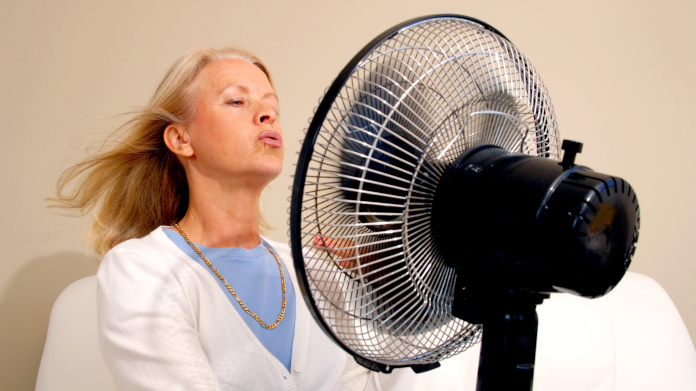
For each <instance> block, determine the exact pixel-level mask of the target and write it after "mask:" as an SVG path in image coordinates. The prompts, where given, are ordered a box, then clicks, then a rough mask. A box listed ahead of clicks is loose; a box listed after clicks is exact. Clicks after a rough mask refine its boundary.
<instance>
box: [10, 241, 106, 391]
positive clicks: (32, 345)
mask: <svg viewBox="0 0 696 391" xmlns="http://www.w3.org/2000/svg"><path fill="white" fill-rule="evenodd" d="M96 271H97V263H96V261H95V258H93V257H92V256H90V255H88V254H85V253H79V252H62V253H57V254H54V255H49V256H45V257H40V258H35V259H32V260H30V261H28V262H26V263H25V265H24V267H23V268H21V269H20V270H19V272H18V273H17V274H16V275H15V276H14V278H13V279H12V280H11V281H10V283H9V284H8V286H7V290H6V291H5V292H4V295H3V296H2V297H0V352H1V353H0V390H33V389H34V388H35V383H36V375H37V373H38V369H39V363H40V362H41V354H42V353H43V347H44V343H45V341H46V330H47V328H48V319H49V316H50V314H51V308H52V307H53V303H54V302H55V300H56V298H57V297H58V295H59V294H60V293H61V292H62V291H63V289H65V288H66V287H67V286H68V285H70V284H71V283H72V282H74V281H76V280H79V279H80V278H83V277H87V276H89V275H92V274H95V273H96Z"/></svg>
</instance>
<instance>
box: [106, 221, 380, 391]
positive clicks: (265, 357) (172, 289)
mask: <svg viewBox="0 0 696 391" xmlns="http://www.w3.org/2000/svg"><path fill="white" fill-rule="evenodd" d="M164 229H166V227H159V228H157V229H155V230H154V231H153V232H152V233H150V234H149V235H148V236H146V237H144V238H142V239H134V240H129V241H126V242H124V243H121V244H119V245H118V246H116V247H115V248H113V249H112V250H111V251H109V252H108V253H107V254H106V256H105V257H104V259H103V261H102V263H101V265H100V266H99V271H98V273H97V279H98V314H99V326H100V327H99V336H100V343H101V349H102V352H103V356H104V359H105V361H106V364H107V366H108V368H109V370H110V371H111V373H112V374H113V376H114V379H115V381H116V385H117V387H118V389H128V390H155V389H156V390H168V391H172V390H236V389H244V390H334V389H363V388H365V386H366V383H368V380H370V381H369V383H370V384H372V386H368V387H367V388H373V387H374V386H377V388H381V387H380V386H379V385H378V384H377V383H378V382H377V383H376V382H375V381H376V380H377V379H368V377H370V378H371V377H373V375H370V374H369V373H368V371H367V370H365V369H363V368H361V367H359V366H357V364H355V362H354V360H353V359H352V358H350V357H349V356H348V355H347V354H346V353H345V352H344V351H343V350H341V349H340V348H339V347H338V346H337V345H336V344H335V343H333V341H331V340H330V339H329V338H328V337H327V336H326V335H325V334H324V332H323V331H322V330H321V329H319V326H318V325H317V324H316V323H315V322H314V320H313V319H312V317H311V315H310V314H309V311H308V309H307V307H306V305H305V303H304V301H303V299H302V294H301V292H300V290H299V288H298V284H297V281H296V279H295V273H294V267H293V264H292V262H288V261H289V260H291V259H292V258H291V254H290V249H289V247H288V246H287V245H283V244H280V243H274V242H270V241H269V243H271V244H272V245H273V247H274V248H275V249H276V250H277V251H278V254H279V256H280V257H281V259H283V260H285V265H286V266H287V267H288V269H289V270H290V273H289V274H290V276H291V278H292V279H293V285H294V286H295V295H296V296H297V316H296V321H295V337H294V338H295V339H294V346H293V351H292V366H291V371H290V372H288V371H287V369H286V368H285V366H284V365H283V364H282V363H280V362H279V361H278V360H277V359H276V358H275V357H274V356H273V355H272V354H271V353H270V352H269V351H268V350H266V348H265V347H264V346H263V345H262V344H261V342H259V340H258V339H257V338H256V337H255V336H254V334H253V332H252V331H251V330H250V329H249V328H248V327H247V326H246V325H245V323H244V321H243V320H242V318H241V317H240V315H239V313H238V312H237V311H236V310H235V309H234V307H233V306H232V305H233V304H232V303H231V302H230V301H229V299H228V298H227V297H226V296H225V294H224V292H222V290H221V289H220V287H219V286H218V284H217V282H216V281H215V279H214V277H213V276H211V275H210V273H208V271H207V270H205V269H204V268H203V267H202V266H201V265H200V264H198V263H196V262H195V261H194V260H193V259H191V258H190V257H188V256H187V255H186V254H184V252H182V251H181V250H180V249H179V248H178V247H177V246H176V245H175V244H174V243H173V242H172V241H171V240H170V239H169V238H168V237H167V236H166V234H165V233H164Z"/></svg>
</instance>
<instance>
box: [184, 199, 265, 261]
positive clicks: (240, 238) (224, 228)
mask: <svg viewBox="0 0 696 391" xmlns="http://www.w3.org/2000/svg"><path fill="white" fill-rule="evenodd" d="M260 192H261V190H250V189H249V188H243V187H242V188H237V189H235V190H232V191H230V190H225V191H222V190H221V189H215V188H207V189H206V191H197V187H192V188H190V189H189V206H188V209H187V211H186V215H184V217H183V218H182V219H181V221H180V222H179V225H180V226H181V228H182V229H183V230H184V231H185V232H186V234H187V235H188V236H189V237H190V238H191V240H192V241H193V242H195V243H198V244H200V245H203V246H206V247H242V248H253V247H256V246H258V245H259V243H260V231H259V223H260V220H261V217H260V211H259V197H260Z"/></svg>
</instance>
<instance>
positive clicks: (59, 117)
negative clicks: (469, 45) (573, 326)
mask: <svg viewBox="0 0 696 391" xmlns="http://www.w3.org/2000/svg"><path fill="white" fill-rule="evenodd" d="M173 3H179V2H176V1H162V0H160V1H133V0H124V1H103V0H96V1H86V0H84V1H70V0H67V1H37V0H28V1H16V2H10V1H5V2H4V4H3V5H2V7H0V42H2V44H1V45H0V48H2V60H1V61H0V80H2V83H1V84H0V99H1V101H0V119H1V121H0V131H1V135H2V137H1V138H0V151H1V153H0V156H1V159H2V165H1V168H0V169H1V170H2V176H1V178H2V187H1V189H2V190H1V191H2V199H1V200H2V204H1V205H0V213H1V215H0V217H1V219H0V222H1V223H0V254H2V255H1V256H0V389H2V390H29V389H33V384H34V379H35V376H36V371H37V367H38V363H39V359H40V356H41V352H42V348H43V342H44V336H45V331H46V325H47V322H48V316H49V311H50V307H51V305H52V303H53V300H54V299H55V297H56V296H57V294H58V293H59V292H60V291H61V290H62V289H63V288H64V287H65V286H67V285H68V284H69V283H70V282H72V281H74V280H76V279H78V278H80V277H82V276H86V275H89V274H92V273H94V271H95V266H94V265H93V264H92V261H91V260H90V256H89V255H88V252H87V251H86V250H85V249H84V246H83V245H82V235H83V233H84V230H85V227H86V225H87V219H85V218H77V219H71V218H66V217H61V216H58V215H56V214H55V213H54V212H52V211H49V210H47V209H46V205H47V204H46V202H45V201H44V198H45V197H47V196H50V195H51V194H52V192H53V191H54V188H55V182H56V179H57V178H58V175H59V174H60V172H61V171H62V170H63V169H65V168H66V167H67V166H68V165H69V164H70V163H71V162H75V161H77V160H79V159H80V158H81V157H83V156H84V155H85V149H86V148H87V147H88V146H89V145H91V144H92V143H93V142H95V141H98V140H101V139H103V138H104V137H105V135H106V134H108V133H109V132H110V131H111V129H113V127H114V126H115V125H116V124H117V123H119V122H120V119H119V118H117V116H118V114H120V113H122V112H125V111H127V110H128V109H130V108H131V107H133V106H137V105H139V104H142V103H144V102H145V101H146V99H147V98H148V96H149V95H150V93H151V92H152V90H153V88H154V86H155V84H156V82H157V81H158V79H159V78H160V77H161V75H162V74H163V73H164V71H165V69H166V68H167V67H168V66H169V65H170V64H171V63H172V62H173V61H174V59H175V58H176V57H178V56H179V55H180V54H182V53H183V52H185V51H186V50H188V49H189V48H191V47H192V46H194V45H209V46H223V45H229V44H234V45H240V46H243V47H247V48H251V49H253V50H255V51H256V52H257V53H258V54H260V56H261V57H262V58H264V59H265V61H266V62H267V63H268V65H269V66H270V68H271V70H272V71H273V73H274V76H275V80H276V84H277V88H278V93H279V95H280V98H281V103H282V124H283V127H284V129H285V135H286V140H287V146H288V153H287V159H286V167H285V174H284V175H283V176H282V178H280V179H278V180H277V181H276V182H275V183H274V184H273V185H272V188H271V190H270V191H268V192H267V194H266V195H265V206H266V217H267V219H268V220H269V221H270V222H271V223H272V224H274V225H276V226H277V227H278V229H277V230H276V231H275V232H274V233H272V235H270V236H271V237H273V238H275V239H279V240H286V238H287V219H288V215H287V207H288V201H287V198H288V196H289V191H288V186H289V185H290V175H291V174H292V171H293V163H294V160H295V158H296V155H295V151H297V150H298V149H299V140H300V139H301V138H302V134H303V133H302V130H303V129H304V128H305V127H306V125H307V119H308V118H309V116H310V115H311V113H312V109H313V108H314V106H315V105H316V102H317V99H318V98H319V96H320V95H321V94H322V92H323V91H324V88H325V87H327V86H328V85H329V84H330V82H331V81H332V80H333V78H334V77H335V75H336V74H337V73H338V71H339V70H340V69H341V68H342V67H343V66H344V64H345V63H346V62H347V61H348V60H349V59H350V58H351V57H352V56H353V55H354V54H355V53H356V52H357V51H358V50H359V49H360V48H361V47H362V46H363V45H364V44H366V43H367V42H368V41H369V40H370V39H372V38H373V37H374V36H375V35H377V34H378V33H380V32H382V31H383V30H385V29H387V28H389V27H391V26H392V25H394V24H396V23H398V22H401V21H404V20H406V19H410V18H412V17H416V16H421V15H427V14H434V13H459V14H465V15H470V16H474V17H476V18H479V19H482V20H485V21H487V22H488V23H490V24H492V25H493V26H495V27H497V28H498V29H499V30H501V31H502V32H503V33H505V34H506V35H507V36H508V37H509V38H510V39H511V40H512V41H513V42H514V43H516V45H517V46H518V47H519V48H520V49H521V50H522V51H523V52H524V53H525V54H526V55H527V57H529V58H530V59H531V61H532V62H533V63H534V64H535V66H536V67H537V69H538V71H539V73H540V75H541V77H542V78H543V80H544V81H545V83H546V85H547V87H548V89H549V91H550V93H551V97H552V99H553V102H554V105H555V107H556V110H557V115H558V121H559V124H560V128H561V134H562V136H563V137H565V138H572V139H576V140H580V141H582V142H584V143H585V152H584V153H583V154H582V155H580V157H579V162H580V163H581V164H586V165H589V166H590V167H592V168H594V169H596V170H597V171H600V172H605V173H610V174H616V175H619V176H622V177H624V178H626V179H627V180H628V181H629V182H631V184H632V185H633V186H634V187H635V189H636V190H637V194H638V196H639V199H640V202H641V209H642V225H643V226H642V230H641V237H640V242H639V248H638V252H637V255H636V257H635V260H634V264H633V266H632V270H633V271H637V272H641V273H644V274H647V275H649V276H651V277H653V278H654V279H656V280H657V281H658V282H660V283H661V284H662V285H663V286H664V287H665V288H666V290H667V292H668V293H669V294H670V295H671V297H672V298H673V299H674V301H675V303H676V305H677V307H678V308H679V310H680V311H681V314H682V316H683V318H684V320H685V321H686V323H687V325H688V327H689V330H690V332H691V335H692V336H696V306H695V305H694V297H696V284H695V283H694V281H693V280H694V278H696V262H694V261H695V259H694V255H693V252H692V249H693V243H694V242H696V236H695V235H694V233H696V222H695V221H696V219H695V218H696V206H695V205H696V203H695V202H694V191H695V190H696V179H694V178H695V175H694V170H695V169H696V165H695V164H694V158H693V157H692V148H693V146H694V145H696V132H694V125H693V121H692V118H693V112H694V107H696V105H695V103H696V99H695V98H694V96H695V95H694V89H695V87H696V83H695V79H696V76H694V74H695V72H694V70H693V68H694V64H695V63H696V53H695V49H694V48H695V47H696V42H695V38H696V27H695V26H696V24H694V23H693V20H694V17H696V12H695V11H696V3H695V2H693V1H691V0H681V1H680V0H668V1H630V2H629V1H598V0H590V1H584V2H572V3H570V2H569V3H567V4H577V5H561V3H564V4H565V2H559V1H551V0H549V1H541V0H527V1H469V2H467V1H462V0H456V1H445V0H429V1H418V2H405V1H403V0H383V1H379V0H378V1H375V0H367V1H366V0H355V1H350V2H343V1H335V2H334V1H325V0H321V1H318V0H317V1H314V0H312V1H298V2H290V1H288V2H281V1H277V2H273V1H268V0H266V1H264V0H257V1H249V2H244V3H249V4H246V5H237V4H235V3H241V2H235V1H230V0H224V1H190V2H188V3H187V4H186V5H172V4H173ZM426 4H427V5H426ZM649 337H650V338H659V336H649Z"/></svg>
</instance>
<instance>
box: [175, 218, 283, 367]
mask: <svg viewBox="0 0 696 391" xmlns="http://www.w3.org/2000/svg"><path fill="white" fill-rule="evenodd" d="M164 231H165V233H166V234H167V237H169V239H171V240H172V241H173V242H174V243H175V244H176V245H177V247H179V248H180V249H181V250H182V251H184V252H185V253H186V254H187V255H188V256H189V257H191V258H192V259H193V260H195V261H196V262H198V263H199V264H201V265H202V266H203V268H205V269H206V270H207V271H208V272H209V273H210V274H211V275H212V276H213V277H214V278H215V280H216V281H217V282H218V284H219V285H220V288H221V289H222V290H223V292H225V294H226V295H227V298H228V299H229V300H230V301H231V302H232V306H233V307H234V308H235V309H236V310H237V312H239V316H241V317H242V319H244V322H245V323H246V325H247V326H248V327H249V328H250V329H251V330H252V331H253V332H254V335H256V338H258V339H259V341H261V343H262V344H263V346H265V347H266V349H268V351H269V352H271V353H272V354H273V355H274V356H275V357H276V358H277V359H278V360H279V361H280V362H281V363H283V365H285V367H286V368H287V369H288V371H290V363H291V360H292V343H293V338H294V335H295V290H294V289H293V285H292V279H291V278H290V276H289V275H288V270H287V268H285V265H284V264H283V261H282V260H281V265H283V272H284V273H285V292H286V306H285V316H284V317H283V320H282V321H281V322H280V324H279V325H278V326H276V327H275V328H273V329H271V330H269V329H267V328H265V327H263V326H261V324H259V322H257V321H256V319H254V318H253V317H251V315H249V314H247V313H246V311H244V309H242V307H241V306H240V305H239V303H238V302H237V300H236V299H235V298H234V297H233V296H232V294H231V293H230V292H229V291H228V290H227V287H225V285H224V284H223V283H222V281H220V279H219V278H218V277H217V276H216V275H215V273H213V271H212V270H210V268H209V267H208V265H206V264H205V262H204V261H203V260H202V259H201V257H199V256H198V254H196V252H195V251H194V250H193V248H191V246H190V245H189V244H188V243H187V242H186V240H185V239H184V238H183V237H182V236H181V235H180V234H179V233H178V232H177V231H175V230H173V229H165V230H164ZM266 244H268V243H266ZM196 247H198V249H199V250H200V251H201V252H202V253H203V255H205V256H206V258H208V260H209V261H210V263H212V264H213V266H214V267H215V268H216V269H217V270H218V272H219V273H220V274H221V275H222V276H223V277H224V278H225V280H226V281H227V283H228V284H230V286H231V287H232V289H234V291H235V293H237V296H239V298H240V299H241V300H242V302H244V304H245V305H246V306H247V307H248V308H249V309H250V310H251V311H252V312H254V313H255V314H256V315H257V316H258V317H259V318H261V320H262V321H264V322H265V323H266V324H273V323H275V321H276V319H277V318H278V315H279V314H280V308H281V305H282V302H283V297H282V295H283V291H282V286H281V283H280V270H279V269H278V263H277V262H276V259H275V257H274V256H273V255H272V254H271V253H270V252H269V251H268V249H266V246H264V245H263V243H261V244H259V245H258V246H256V247H254V248H252V249H245V248H237V247H228V248H214V247H205V246H201V245H198V244H196ZM269 247H270V245H269ZM271 249H272V250H273V248H271ZM273 251H274V252H275V250H273ZM276 254H277V253H276Z"/></svg>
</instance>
